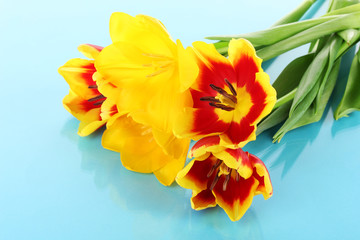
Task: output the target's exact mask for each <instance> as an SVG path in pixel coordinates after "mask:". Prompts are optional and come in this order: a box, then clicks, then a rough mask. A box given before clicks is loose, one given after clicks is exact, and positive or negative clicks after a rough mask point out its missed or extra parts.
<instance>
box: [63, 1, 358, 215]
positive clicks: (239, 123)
mask: <svg viewBox="0 0 360 240" xmlns="http://www.w3.org/2000/svg"><path fill="white" fill-rule="evenodd" d="M314 2H315V1H314V0H310V1H309V0H307V1H304V2H303V3H302V4H301V5H300V6H299V7H298V8H297V9H295V10H294V11H293V12H292V13H291V14H289V15H288V16H286V17H285V18H283V19H282V20H280V21H279V22H277V23H276V24H275V25H274V26H273V27H272V28H270V29H267V30H264V31H260V32H255V33H249V34H242V35H235V36H220V37H211V39H216V40H220V41H219V42H217V43H215V44H208V43H205V42H200V41H199V42H194V43H193V44H192V46H191V47H187V48H184V47H183V45H182V44H181V42H180V41H179V40H177V41H173V40H172V38H171V37H170V35H169V33H168V32H167V31H166V29H165V27H164V25H163V24H162V23H161V22H160V21H159V20H157V19H155V18H152V17H149V16H145V15H137V16H135V17H133V16H129V15H127V14H125V13H120V12H118V13H113V14H112V16H111V19H110V36H111V39H112V44H111V45H109V46H106V47H105V48H103V47H100V46H96V45H91V44H83V45H80V46H79V48H78V49H79V51H80V52H81V53H83V54H84V55H85V57H87V58H89V59H80V58H76V59H71V60H69V61H68V62H66V63H65V64H64V65H63V66H62V67H60V68H59V73H60V74H61V75H62V76H63V77H64V79H65V80H66V81H67V83H68V84H69V86H70V91H69V94H68V95H67V96H65V98H64V100H63V104H64V107H65V108H66V109H67V110H68V111H69V112H70V113H71V114H72V115H74V116H75V117H76V118H77V119H78V120H79V121H80V126H79V130H78V134H79V135H80V136H87V135H89V134H91V133H92V132H94V131H95V130H97V129H99V128H100V127H102V126H104V125H105V126H106V129H105V131H104V132H103V135H102V145H103V147H104V148H106V149H110V150H112V151H116V152H119V153H120V159H121V162H122V164H123V165H124V167H125V168H127V169H129V170H131V171H135V172H140V173H153V174H154V175H155V176H156V178H157V179H158V180H159V182H160V183H161V184H163V185H165V186H169V185H171V184H172V183H173V182H174V181H176V182H177V183H178V184H179V185H180V186H182V187H184V188H188V189H192V197H191V206H192V208H194V209H196V210H201V209H205V208H208V207H214V206H216V205H219V206H220V207H222V208H223V209H224V210H225V212H226V213H227V214H228V216H229V218H230V219H231V220H232V221H237V220H239V219H240V218H241V217H242V216H243V215H244V213H245V212H246V210H247V209H248V208H249V207H250V205H251V202H252V199H253V197H254V195H257V194H262V195H263V196H264V198H265V199H267V198H269V197H270V196H271V195H272V192H273V189H272V185H271V181H270V176H269V173H268V171H267V169H266V166H265V165H264V163H263V162H262V161H261V160H260V159H259V158H257V157H256V156H254V155H252V154H250V153H248V152H244V151H243V150H242V148H243V147H244V146H245V145H246V144H247V143H248V142H249V141H253V140H255V139H256V135H257V134H259V133H261V132H262V131H264V130H266V129H268V128H270V127H273V126H275V125H277V124H279V123H281V122H283V121H285V123H284V124H283V126H282V127H281V128H280V129H279V132H278V133H277V134H276V135H275V137H274V138H275V140H280V139H281V138H282V137H283V136H284V134H285V133H286V132H287V131H289V130H291V129H293V128H296V127H299V126H302V125H305V124H308V123H311V122H314V121H317V120H319V119H320V118H319V117H321V115H322V112H323V111H324V108H325V106H326V104H327V101H328V99H329V97H330V95H331V92H332V90H333V88H334V85H335V82H336V77H337V74H338V70H339V64H340V59H341V57H342V56H343V54H344V53H345V52H346V51H348V50H349V49H350V48H351V47H352V46H353V45H355V44H356V43H357V42H358V41H359V39H360V33H359V30H357V28H360V25H359V21H354V19H355V20H358V19H359V16H360V15H359V14H360V4H355V5H354V4H352V3H349V1H341V0H340V1H336V0H334V1H331V6H330V8H329V11H328V13H327V14H326V15H324V16H322V17H320V18H317V19H312V20H306V21H300V22H297V21H298V20H299V19H300V18H301V16H303V15H304V13H305V12H306V11H307V10H308V9H309V7H310V6H311V5H312V4H313V3H314ZM344 2H346V4H339V3H344ZM335 23H336V24H337V25H334V24H335ZM339 24H340V25H339ZM353 28H355V29H353ZM245 38H246V39H247V40H246V39H245ZM307 42H312V44H311V46H310V52H309V53H308V54H307V55H305V56H302V57H300V58H298V59H295V60H294V61H293V62H292V63H290V64H289V66H288V67H286V68H285V69H284V71H283V73H282V74H280V76H279V78H278V79H277V80H276V81H275V82H274V84H273V86H272V85H271V84H270V79H269V76H268V75H267V74H266V73H265V72H264V71H263V69H262V67H261V64H262V61H263V60H262V59H261V58H260V57H262V58H264V59H270V58H272V57H275V56H277V55H279V54H281V53H283V52H285V51H288V50H290V49H292V48H294V47H297V46H300V45H302V44H304V43H307ZM259 56H260V57H259ZM358 59H359V53H358V54H357V55H356V56H355V58H354V62H353V65H354V66H353V67H352V68H351V70H350V75H349V81H350V86H349V89H348V88H347V89H346V93H345V94H344V99H343V101H342V102H341V103H340V106H339V110H338V111H337V112H336V116H338V117H341V116H343V115H346V114H347V113H349V112H350V111H353V110H354V109H356V108H358V109H359V108H360V105H359V103H360V100H359V99H357V100H356V101H355V107H353V106H350V105H351V104H353V103H352V101H349V100H348V98H349V97H348V96H350V97H351V96H354V95H356V93H357V92H356V91H359V89H360V88H356V86H357V85H358V84H357V85H356V84H354V83H353V82H355V81H356V80H355V79H357V78H356V76H358V73H359V61H358ZM290 75H291V76H290ZM289 79H292V81H290V80H289ZM277 95H278V97H280V98H279V99H278V100H277V99H276V96H277ZM357 96H359V95H357ZM269 114H270V115H269ZM267 115H269V116H268V117H267V118H265V117H266V116H267ZM263 118H265V120H263V121H262V119H263ZM259 123H260V125H259V128H258V127H257V125H258V124H259ZM192 140H193V141H197V142H196V143H195V144H194V146H193V147H192V148H191V150H190V152H189V154H188V151H189V146H190V142H191V141H192ZM187 155H188V156H189V157H190V158H192V160H191V161H190V162H189V163H188V164H187V165H186V166H184V165H185V162H186V158H187Z"/></svg>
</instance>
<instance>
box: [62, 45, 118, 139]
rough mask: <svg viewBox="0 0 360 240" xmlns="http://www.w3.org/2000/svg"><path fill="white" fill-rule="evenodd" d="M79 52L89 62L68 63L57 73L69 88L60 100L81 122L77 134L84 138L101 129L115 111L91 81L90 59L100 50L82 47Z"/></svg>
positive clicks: (84, 60)
mask: <svg viewBox="0 0 360 240" xmlns="http://www.w3.org/2000/svg"><path fill="white" fill-rule="evenodd" d="M78 50H79V51H80V52H81V53H83V54H84V55H85V56H86V57H88V58H90V59H92V60H87V59H81V58H74V59H71V60H69V61H68V62H66V63H65V64H64V65H63V66H61V67H60V68H59V73H60V74H61V75H62V76H63V77H64V79H65V80H66V82H67V83H68V84H69V86H70V90H69V94H68V95H66V96H65V97H64V99H63V105H64V107H65V109H66V110H67V111H69V112H70V113H71V114H72V115H73V116H74V117H76V118H77V119H78V120H79V121H80V125H79V130H78V134H79V135H80V136H87V135H89V134H91V133H92V132H94V131H95V130H97V129H98V128H100V127H101V126H103V125H104V124H105V123H106V121H107V119H108V118H109V117H110V116H111V115H113V114H115V113H116V112H117V109H116V106H115V105H114V104H112V103H111V101H110V100H107V99H106V97H105V96H104V95H103V94H102V93H101V92H100V91H99V89H98V85H97V83H96V82H95V81H94V80H93V78H92V77H93V74H94V73H95V72H96V69H95V67H94V60H93V59H95V58H96V57H97V56H98V55H99V53H100V51H101V50H102V47H100V46H96V45H91V44H82V45H80V46H79V47H78Z"/></svg>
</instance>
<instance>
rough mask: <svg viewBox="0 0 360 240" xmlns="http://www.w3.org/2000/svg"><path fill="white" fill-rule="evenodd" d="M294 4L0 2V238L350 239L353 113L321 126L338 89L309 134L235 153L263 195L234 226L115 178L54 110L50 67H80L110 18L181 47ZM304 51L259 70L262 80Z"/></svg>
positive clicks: (254, 24)
mask: <svg viewBox="0 0 360 240" xmlns="http://www.w3.org/2000/svg"><path fill="white" fill-rule="evenodd" d="M299 3H300V0H298V1H285V0H273V1H265V0H258V1H239V0H233V1H203V0H201V1H189V0H186V1H177V3H175V2H174V1H165V0H163V1H160V0H154V1H140V0H132V1H126V2H125V1H124V2H122V1H108V0H104V1H100V2H99V1H92V2H91V1H66V0H65V1H61V2H56V3H54V2H51V1H50V2H47V1H36V0H35V1H18V2H16V1H1V3H0V30H1V38H0V43H1V46H2V47H1V48H0V56H1V59H0V79H1V88H2V93H1V95H2V114H1V118H0V123H1V124H0V128H1V139H0V156H1V159H0V239H1V240H12V239H38V240H40V239H54V240H55V239H209V240H210V239H358V237H359V236H360V228H359V227H358V219H359V218H358V217H359V215H360V208H359V204H358V202H359V198H360V188H359V184H360V174H359V170H360V143H359V142H360V141H359V140H360V114H359V113H354V114H351V117H349V118H344V119H340V120H339V121H337V122H335V121H334V120H333V118H332V113H333V106H335V103H336V102H338V101H339V97H338V96H339V94H340V92H341V91H340V90H339V92H337V93H336V94H335V97H333V98H332V101H333V104H332V107H330V108H328V109H327V112H326V114H325V116H324V118H323V119H322V120H321V121H320V122H319V123H315V124H312V125H309V126H307V127H303V128H301V129H298V130H295V131H292V132H290V133H289V134H287V135H286V136H285V138H284V139H283V140H282V141H281V143H279V144H273V143H272V142H271V138H270V136H271V134H273V133H274V130H271V131H268V132H265V133H264V134H262V135H261V136H259V138H258V139H257V140H256V141H255V142H252V143H250V144H249V145H248V146H247V147H246V150H248V151H251V152H252V153H253V154H256V155H258V156H259V157H260V158H261V159H263V161H264V162H265V164H266V165H267V166H268V169H269V172H270V175H271V178H272V182H273V187H274V195H273V197H271V198H270V199H269V200H267V201H264V199H263V198H262V196H257V197H255V199H254V202H253V204H252V206H251V207H250V209H249V210H248V212H247V213H246V214H245V216H244V217H243V218H242V219H241V220H240V221H238V222H231V221H230V220H229V219H228V217H227V216H226V214H225V213H224V212H223V210H222V209H220V208H214V209H209V210H205V211H200V212H197V211H194V210H192V209H191V207H190V201H189V198H190V196H191V192H190V191H189V190H185V189H182V188H180V187H178V186H173V187H164V186H162V185H161V184H159V183H158V182H157V180H156V179H155V177H154V176H153V175H145V174H137V173H133V172H130V171H127V170H126V169H124V168H123V167H122V165H121V163H120V160H119V154H118V153H115V152H111V151H107V150H105V149H103V148H102V147H101V134H100V133H97V134H95V135H93V136H91V137H86V138H81V137H79V136H78V135H77V134H76V131H77V127H78V121H77V120H76V119H74V118H73V117H72V116H71V115H70V114H69V113H68V112H66V110H65V109H64V108H63V107H62V104H61V101H62V98H63V97H64V96H65V95H66V94H67V92H68V86H67V85H66V83H65V81H64V80H63V79H62V78H61V76H60V75H59V74H58V73H57V68H58V67H59V66H61V65H62V64H64V63H65V62H66V61H67V60H68V59H70V58H74V57H81V55H80V53H78V52H77V50H76V47H77V46H78V45H79V44H81V43H93V44H98V45H102V46H105V45H108V44H109V43H110V37H109V34H108V21H109V17H110V14H111V13H112V12H115V11H123V12H127V13H129V14H132V15H134V14H138V13H143V14H148V15H151V16H154V17H156V18H159V19H160V20H161V21H162V22H163V23H164V24H165V25H166V27H167V28H168V30H169V32H170V33H171V35H172V36H173V38H174V39H177V38H179V39H181V40H182V42H183V43H184V45H190V44H191V42H193V41H197V40H202V39H203V37H205V36H209V35H215V34H227V33H228V34H234V33H240V32H249V31H255V30H260V29H264V28H266V27H268V26H270V25H271V24H272V23H273V22H275V21H276V20H277V19H278V18H280V17H281V16H283V15H284V14H286V13H287V12H289V11H290V10H292V9H293V8H294V7H295V6H297V5H298V4H299ZM326 4H327V3H325V5H326ZM325 8H326V6H324V7H323V8H322V11H324V9H325ZM305 51H306V48H300V49H296V50H294V51H292V52H290V53H288V54H286V55H284V56H281V57H279V58H277V59H276V60H275V61H274V62H273V63H272V64H271V65H269V66H267V68H266V69H267V71H268V73H269V74H270V76H271V78H272V80H274V79H275V78H276V76H277V75H278V74H279V72H280V71H281V69H282V68H283V67H284V66H285V65H286V64H287V63H288V62H289V61H290V60H291V59H293V58H294V57H295V56H297V55H299V54H301V53H303V52H305ZM348 65H349V63H346V62H345V63H344V64H343V68H344V69H345V68H346V67H348ZM339 88H340V89H341V86H339Z"/></svg>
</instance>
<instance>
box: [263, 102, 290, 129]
mask: <svg viewBox="0 0 360 240" xmlns="http://www.w3.org/2000/svg"><path fill="white" fill-rule="evenodd" d="M290 106H291V101H290V102H287V103H285V104H283V105H281V106H280V107H279V108H277V109H275V110H273V111H272V112H271V113H270V114H269V115H268V116H267V117H266V118H265V119H264V120H262V121H261V123H260V124H259V125H258V127H257V130H256V135H260V134H261V133H262V132H263V131H265V130H267V129H269V128H272V127H274V126H276V125H278V124H279V123H281V122H283V121H285V120H286V119H287V117H288V116H289V110H290Z"/></svg>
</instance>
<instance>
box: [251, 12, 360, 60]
mask: <svg viewBox="0 0 360 240" xmlns="http://www.w3.org/2000/svg"><path fill="white" fill-rule="evenodd" d="M359 19H360V12H356V13H352V14H347V15H343V16H338V17H337V18H336V19H333V20H330V21H326V22H324V23H321V24H318V25H316V26H314V27H311V28H309V29H306V30H304V31H302V32H299V33H297V34H295V35H293V36H291V37H288V38H286V39H284V40H281V41H279V42H277V43H274V44H272V45H271V46H268V47H264V48H262V49H260V50H259V51H258V52H257V54H258V56H259V57H260V58H262V59H264V61H266V60H269V59H271V58H273V57H276V56H278V55H280V54H282V53H284V52H287V51H289V50H291V49H293V48H296V47H299V46H301V45H303V44H305V43H309V42H311V41H313V40H315V39H317V38H320V37H323V36H326V35H329V34H332V33H334V32H338V31H342V30H345V29H348V28H360V21H359Z"/></svg>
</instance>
